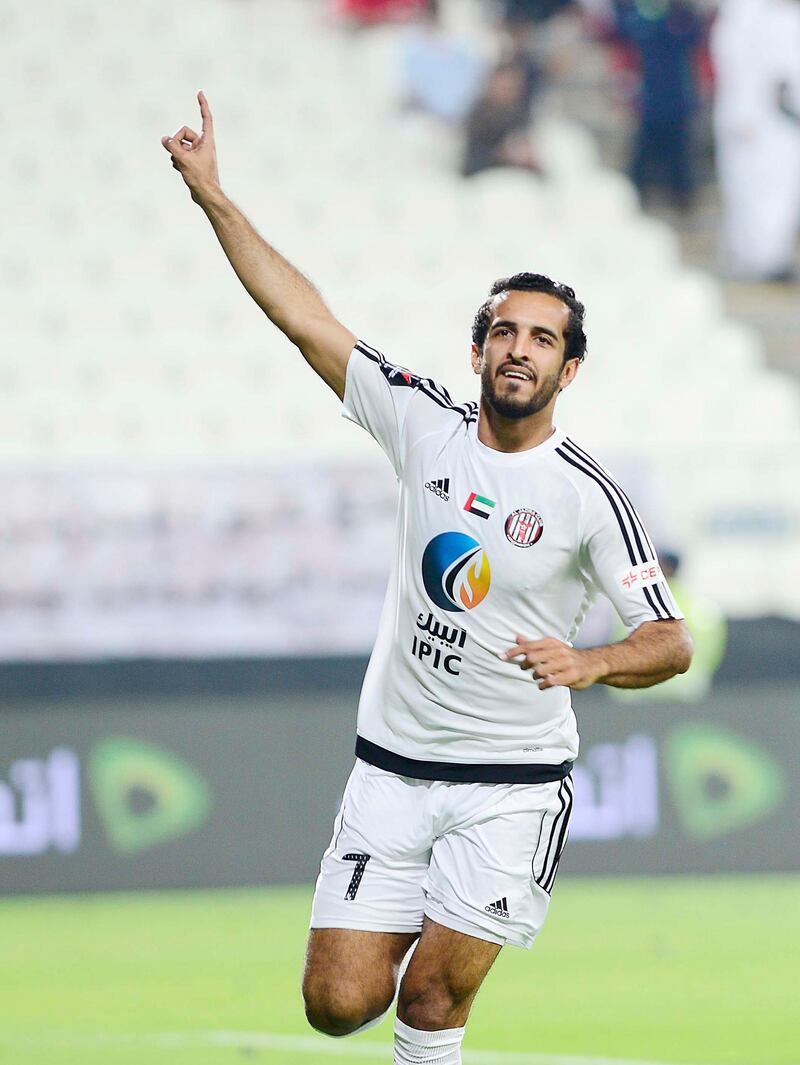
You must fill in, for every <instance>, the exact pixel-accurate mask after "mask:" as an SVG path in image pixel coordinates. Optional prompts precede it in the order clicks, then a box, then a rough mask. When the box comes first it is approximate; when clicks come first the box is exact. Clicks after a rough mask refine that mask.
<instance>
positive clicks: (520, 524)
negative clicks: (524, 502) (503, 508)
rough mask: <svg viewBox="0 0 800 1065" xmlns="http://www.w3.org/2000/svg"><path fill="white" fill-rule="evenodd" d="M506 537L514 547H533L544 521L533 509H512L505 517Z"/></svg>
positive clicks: (538, 537)
mask: <svg viewBox="0 0 800 1065" xmlns="http://www.w3.org/2000/svg"><path fill="white" fill-rule="evenodd" d="M505 529H506V539H507V540H509V541H510V542H511V543H512V544H513V545H514V547H533V545H534V544H536V543H538V542H539V540H540V539H541V537H542V533H543V532H544V523H543V522H542V519H541V518H540V517H539V515H538V514H537V513H536V511H535V510H528V509H526V508H522V509H521V510H514V511H512V512H511V513H510V514H509V515H508V517H507V518H506V524H505Z"/></svg>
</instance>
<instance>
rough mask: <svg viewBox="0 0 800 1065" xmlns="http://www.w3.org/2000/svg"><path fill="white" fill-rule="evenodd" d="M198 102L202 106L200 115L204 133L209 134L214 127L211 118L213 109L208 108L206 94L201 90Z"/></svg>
mask: <svg viewBox="0 0 800 1065" xmlns="http://www.w3.org/2000/svg"><path fill="white" fill-rule="evenodd" d="M197 102H198V103H199V104H200V114H201V116H202V119H203V133H207V132H209V131H210V130H211V129H213V127H214V120H213V118H212V117H211V108H210V107H209V106H208V100H207V99H206V94H205V93H204V92H203V90H202V89H201V90H200V92H199V93H198V94H197Z"/></svg>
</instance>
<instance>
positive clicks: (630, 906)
mask: <svg viewBox="0 0 800 1065" xmlns="http://www.w3.org/2000/svg"><path fill="white" fill-rule="evenodd" d="M309 898H310V895H309V891H308V890H307V889H304V888H303V889H301V888H297V889H280V890H275V889H272V890H267V889H263V890H255V889H254V890H226V891H218V892H176V893H172V894H148V893H141V894H138V895H98V896H70V897H61V898H58V897H47V898H13V899H5V900H2V901H0V989H2V990H1V991H0V1063H2V1065H67V1063H69V1065H72V1063H75V1065H78V1063H80V1065H225V1063H231V1065H234V1063H243V1062H253V1063H254V1065H258V1063H259V1062H262V1061H263V1062H265V1063H269V1065H311V1063H312V1062H313V1063H320V1065H325V1063H326V1062H336V1061H341V1062H346V1061H350V1060H352V1061H360V1062H364V1063H365V1065H368V1063H369V1062H374V1063H375V1065H379V1063H380V1062H381V1061H382V1062H384V1063H389V1062H391V1050H390V1042H391V1024H390V1023H388V1022H387V1023H385V1024H384V1025H382V1026H381V1027H380V1028H378V1029H376V1030H373V1031H371V1032H369V1033H367V1034H366V1035H364V1036H360V1037H358V1038H356V1039H354V1040H346V1041H343V1040H337V1041H333V1040H322V1037H318V1038H319V1040H320V1043H319V1044H318V1043H316V1042H308V1040H313V1039H314V1037H313V1035H312V1033H310V1030H309V1029H308V1028H307V1026H306V1024H305V1021H304V1018H303V1012H302V1007H301V1002H300V996H299V991H298V984H299V976H300V966H301V961H302V952H303V943H304V939H305V930H306V922H307V916H308V906H309ZM798 947H800V877H798V876H774V877H730V878H706V879H649V880H583V879H573V880H568V879H566V878H565V879H563V880H562V881H561V882H560V883H559V884H558V885H557V889H556V892H555V895H554V899H553V904H552V906H551V910H550V916H549V918H548V923H547V926H546V928H545V930H544V932H543V933H542V935H541V937H540V939H539V942H538V943H537V945H536V946H535V947H534V948H533V950H532V951H530V952H528V951H520V950H515V949H507V950H505V951H503V953H502V955H501V957H500V959H499V960H498V962H497V964H496V966H495V968H494V970H493V972H492V973H491V974H490V976H489V978H488V980H487V982H486V984H485V985H484V988H483V990H482V991H481V993H480V995H479V996H478V1000H477V1002H476V1005H475V1008H474V1010H473V1015H472V1018H471V1020H470V1024H469V1027H468V1029H467V1038H466V1040H465V1044H464V1046H465V1055H464V1060H465V1065H469V1062H470V1060H472V1062H473V1063H475V1065H504V1063H506V1062H507V1063H508V1065H525V1063H526V1062H530V1063H531V1065H547V1063H548V1062H549V1061H551V1060H552V1062H553V1065H570V1063H571V1062H576V1059H581V1065H583V1063H584V1061H585V1062H586V1065H589V1063H588V1061H587V1060H586V1059H594V1060H596V1061H597V1062H598V1065H600V1061H601V1059H606V1061H605V1063H604V1065H608V1062H609V1061H614V1062H617V1061H621V1060H631V1061H636V1062H662V1061H663V1062H676V1063H686V1065H745V1063H746V1065H798V1062H800V1007H798V1001H800V998H799V997H798V987H800V982H799V981H798V955H799V954H800V951H799V950H798ZM377 1044H383V1046H381V1045H377ZM551 1055H552V1058H551Z"/></svg>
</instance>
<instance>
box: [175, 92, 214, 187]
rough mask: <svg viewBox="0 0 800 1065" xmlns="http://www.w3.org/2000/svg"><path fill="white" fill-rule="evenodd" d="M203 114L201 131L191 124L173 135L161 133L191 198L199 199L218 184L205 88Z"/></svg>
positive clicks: (201, 96) (199, 99)
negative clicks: (196, 131)
mask: <svg viewBox="0 0 800 1065" xmlns="http://www.w3.org/2000/svg"><path fill="white" fill-rule="evenodd" d="M197 102H198V103H199V104H200V116H201V118H202V123H203V125H202V132H201V133H199V134H198V133H195V131H194V130H193V129H190V128H189V126H184V127H183V128H182V129H179V130H178V132H177V133H175V134H174V135H173V136H172V137H162V138H161V143H162V144H163V145H164V147H165V148H166V150H167V151H168V152H169V154H170V156H171V157H172V165H173V166H174V167H175V169H176V170H177V171H178V172H179V173H180V175H181V177H182V178H183V180H184V181H185V182H186V184H187V186H188V187H189V191H190V192H191V194H192V199H193V200H194V201H195V203H200V202H201V201H202V199H203V196H204V195H205V194H206V193H207V192H212V191H213V190H215V189H217V188H219V173H218V171H217V150H216V146H215V145H214V121H213V119H212V118H211V110H210V108H209V106H208V100H206V98H205V95H204V93H203V92H199V93H198V94H197Z"/></svg>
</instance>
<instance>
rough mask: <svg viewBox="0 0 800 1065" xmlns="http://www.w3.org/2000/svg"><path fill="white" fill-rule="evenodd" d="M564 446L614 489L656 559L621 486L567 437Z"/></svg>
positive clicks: (645, 532)
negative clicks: (578, 456)
mask: <svg viewBox="0 0 800 1065" xmlns="http://www.w3.org/2000/svg"><path fill="white" fill-rule="evenodd" d="M564 444H565V445H566V446H568V447H570V448H571V450H573V451H574V452H576V453H577V454H579V455H581V456H583V458H584V460H585V461H586V462H587V463H588V464H589V465H590V466H591V467H592V469H594V470H596V471H597V473H599V474H600V476H601V477H604V478H605V479H606V481H608V483H609V484H610V485H611V486H612V488H614V490H615V491H616V493H617V495H618V496H619V498H620V499H621V500H622V502H623V505H624V506H625V509H626V510H627V512H628V516H629V517H630V519H631V521H632V522H634V523H635V524H636V525H637V526H638V528H639V531H640V532H641V534H642V536H643V537H644V540H645V543H646V544H647V546H648V548H649V549H650V552H651V557H652V558H655V557H656V549H655V546H654V545H653V541H652V540H651V539H650V537H649V536H648V534H647V529H645V527H644V522H643V521H642V519H641V518H640V517H639V513H638V511H637V510H636V507H635V506H634V505H633V503H631V501H630V498H629V497H628V495H627V493H626V492H625V490H624V489H623V488H622V486H621V485H620V484H618V483H617V482H616V481H615V480H614V478H613V477H612V476H611V475H610V474H609V473H608V471H607V470H604V469H603V467H602V466H601V465H600V463H599V462H598V461H597V459H594V458H592V456H591V455H590V454H589V453H588V452H587V451H584V449H583V448H582V447H579V446H578V444H576V443H575V441H574V440H572V439H570V438H569V437H567V438H566V440H565V441H564ZM642 561H643V562H644V561H647V560H646V559H642Z"/></svg>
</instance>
